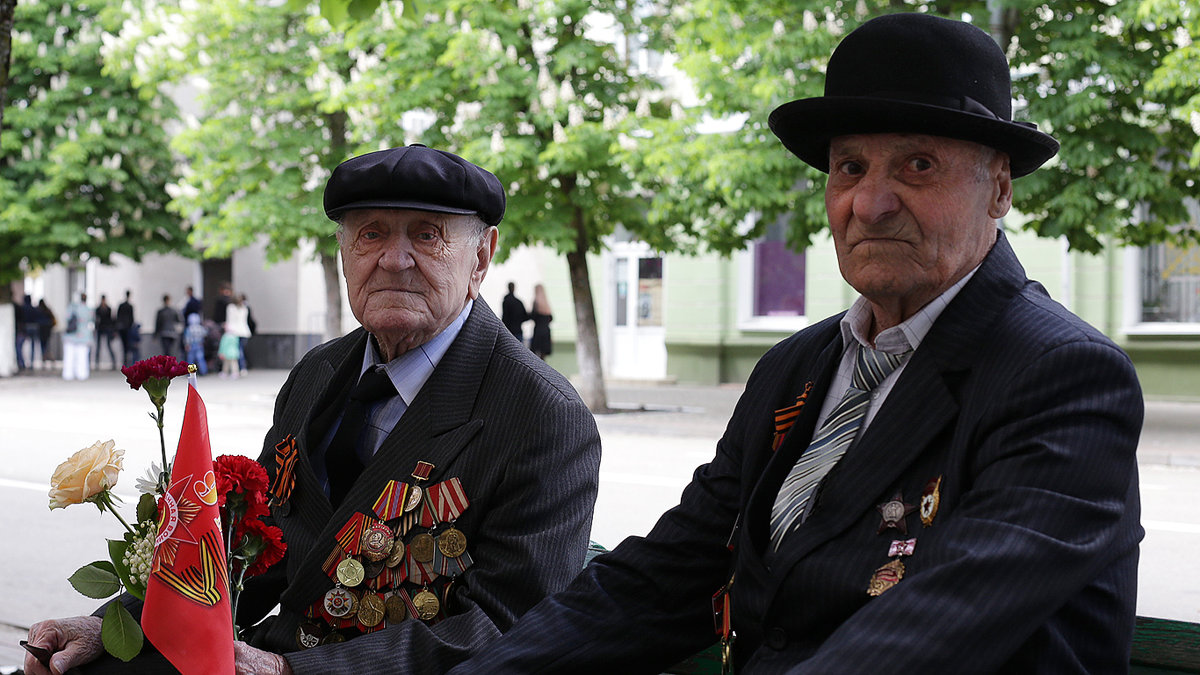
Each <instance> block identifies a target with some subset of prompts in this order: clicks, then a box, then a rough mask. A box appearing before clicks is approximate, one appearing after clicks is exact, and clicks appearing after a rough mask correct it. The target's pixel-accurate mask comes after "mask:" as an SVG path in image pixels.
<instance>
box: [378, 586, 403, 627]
mask: <svg viewBox="0 0 1200 675" xmlns="http://www.w3.org/2000/svg"><path fill="white" fill-rule="evenodd" d="M403 592H404V591H398V592H396V593H394V594H392V595H389V596H388V598H387V600H384V601H383V613H384V616H386V617H387V622H388V623H400V622H401V621H403V620H405V619H407V618H408V608H407V607H406V606H405V604H404V598H401V597H400V593H403Z"/></svg>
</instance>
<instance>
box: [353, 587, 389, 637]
mask: <svg viewBox="0 0 1200 675" xmlns="http://www.w3.org/2000/svg"><path fill="white" fill-rule="evenodd" d="M383 614H384V605H383V598H381V597H379V596H378V595H376V594H374V593H370V592H368V593H363V596H362V600H359V601H358V622H359V623H360V624H362V625H363V626H366V627H367V628H374V627H375V626H378V625H379V623H380V622H381V621H383Z"/></svg>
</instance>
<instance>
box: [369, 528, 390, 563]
mask: <svg viewBox="0 0 1200 675" xmlns="http://www.w3.org/2000/svg"><path fill="white" fill-rule="evenodd" d="M394 539H395V536H393V535H392V528H390V527H388V526H387V525H384V524H383V523H375V524H374V525H371V526H370V527H368V528H367V529H366V531H364V532H363V535H362V554H363V556H364V557H365V558H366V559H367V560H370V561H371V562H375V561H378V560H383V559H384V558H386V557H388V554H389V553H391V552H392V541H393V540H394Z"/></svg>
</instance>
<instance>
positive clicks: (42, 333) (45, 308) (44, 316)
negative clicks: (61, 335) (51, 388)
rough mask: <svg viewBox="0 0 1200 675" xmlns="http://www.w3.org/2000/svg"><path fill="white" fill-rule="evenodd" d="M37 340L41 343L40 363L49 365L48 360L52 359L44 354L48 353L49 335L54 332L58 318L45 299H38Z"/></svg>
mask: <svg viewBox="0 0 1200 675" xmlns="http://www.w3.org/2000/svg"><path fill="white" fill-rule="evenodd" d="M37 310H38V318H37V324H38V342H40V343H41V345H42V363H43V364H46V365H47V367H49V364H48V363H47V362H48V361H51V360H53V359H50V358H48V357H47V356H46V355H47V354H49V353H50V336H51V335H53V333H54V327H55V326H57V325H58V319H57V318H55V316H54V312H52V311H50V306H49V305H47V304H46V299H45V298H42V299H41V300H38V304H37Z"/></svg>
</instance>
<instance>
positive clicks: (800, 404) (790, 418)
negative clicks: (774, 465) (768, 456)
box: [771, 382, 813, 452]
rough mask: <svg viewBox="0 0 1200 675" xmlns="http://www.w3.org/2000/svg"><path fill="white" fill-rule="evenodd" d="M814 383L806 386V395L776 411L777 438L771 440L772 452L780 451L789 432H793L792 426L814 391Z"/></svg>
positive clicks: (801, 395) (803, 394)
mask: <svg viewBox="0 0 1200 675" xmlns="http://www.w3.org/2000/svg"><path fill="white" fill-rule="evenodd" d="M812 386H813V383H812V382H808V383H806V384H805V385H804V393H802V394H800V395H799V396H797V397H796V402H795V403H793V404H791V405H789V406H787V407H784V408H780V409H779V410H776V411H775V437H774V438H773V439H772V440H771V450H772V452H773V451H775V450H778V449H779V446H780V445H783V439H784V437H785V436H787V432H788V431H790V430H791V428H792V425H793V424H795V423H796V418H797V417H800V411H801V410H802V409H803V408H804V404H805V403H806V402H808V394H809V392H811V391H812Z"/></svg>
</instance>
